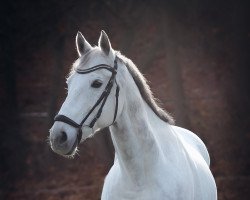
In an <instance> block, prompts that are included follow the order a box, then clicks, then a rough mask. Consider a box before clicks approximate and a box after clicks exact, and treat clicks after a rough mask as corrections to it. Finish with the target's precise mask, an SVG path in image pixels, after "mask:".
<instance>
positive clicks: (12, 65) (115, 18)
mask: <svg viewBox="0 0 250 200" xmlns="http://www.w3.org/2000/svg"><path fill="white" fill-rule="evenodd" d="M0 17H1V18H0V23H1V24H0V25H1V27H0V34H1V47H0V60H1V72H0V76H1V87H0V96H1V105H0V108H1V118H0V121H1V126H0V127H1V131H0V148H1V149H0V150H1V151H0V156H1V172H0V179H1V181H0V198H1V199H11V200H12V199H13V200H14V199H50V200H56V199H71V200H77V199H100V193H101V189H102V184H103V179H104V177H105V174H107V172H108V169H109V167H110V166H111V165H112V159H113V151H112V145H111V144H110V140H109V137H108V136H109V135H108V132H107V131H104V133H103V134H98V135H97V136H96V137H94V138H93V139H91V140H89V141H87V142H86V143H84V144H82V145H81V146H80V150H81V151H80V156H76V158H75V159H74V160H68V159H65V158H62V157H60V156H58V155H55V154H54V153H53V152H52V151H51V150H50V149H49V146H48V145H47V143H46V138H47V136H48V129H49V128H50V126H51V124H52V119H53V116H54V115H55V113H56V112H57V110H58V109H59V108H60V105H61V103H62V102H63V100H64V98H65V93H66V91H65V89H64V88H65V87H66V85H65V76H66V75H67V73H68V71H69V68H70V66H71V64H72V62H73V61H74V60H75V59H76V58H77V54H76V50H75V44H74V38H75V35H76V33H77V31H78V30H80V31H82V33H83V34H84V36H85V37H86V38H87V40H88V41H89V42H90V43H91V44H97V40H98V37H99V34H100V31H101V29H104V30H105V31H106V32H107V33H108V35H109V37H110V39H111V42H112V46H113V47H114V48H115V49H117V50H121V52H122V53H124V54H125V55H127V56H128V57H129V58H131V59H132V60H133V61H134V62H135V63H136V64H137V65H138V67H139V69H140V70H141V71H142V72H143V73H144V74H145V76H146V77H147V79H148V80H149V81H150V86H151V88H152V90H153V92H154V93H155V96H156V97H158V98H159V99H160V100H161V101H162V103H163V105H164V107H165V108H166V110H168V111H170V112H171V113H172V114H173V115H174V117H175V119H176V124H177V125H179V126H183V127H185V128H188V129H190V130H192V131H193V132H195V133H197V134H198V135H199V137H201V138H202V139H203V141H204V142H205V143H206V145H207V147H208V150H209V152H210V156H211V162H212V164H211V169H212V172H213V174H214V176H215V178H216V182H217V186H218V196H219V199H221V200H229V199H230V200H236V199H241V200H244V199H249V198H250V186H249V184H250V173H249V168H250V154H249V153H250V148H249V145H250V144H249V142H250V124H249V122H250V117H249V111H250V109H249V105H250V104H249V87H250V84H249V81H248V77H249V69H248V68H249V51H248V50H249V37H250V31H249V20H248V18H249V5H248V4H247V3H246V2H244V1H232V0H228V1H208V0H204V1H199V0H171V1H170V0H168V1H153V0H152V1H150V0H147V1H132V0H127V1H125V0H117V1H111V0H110V1H104V0H103V1H83V0H76V1H59V0H47V1H42V0H38V1H16V0H12V1H8V2H7V1H6V2H5V3H1V6H0Z"/></svg>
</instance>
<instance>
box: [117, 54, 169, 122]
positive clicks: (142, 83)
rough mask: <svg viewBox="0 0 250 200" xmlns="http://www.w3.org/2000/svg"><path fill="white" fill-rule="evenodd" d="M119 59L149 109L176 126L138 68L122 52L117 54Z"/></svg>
mask: <svg viewBox="0 0 250 200" xmlns="http://www.w3.org/2000/svg"><path fill="white" fill-rule="evenodd" d="M116 54H117V57H118V58H119V60H120V61H121V62H123V63H124V64H125V66H126V67H127V69H128V71H129V73H130V74H131V76H132V77H133V79H134V81H135V84H136V85H137V87H138V89H139V91H140V93H141V96H142V98H143V99H144V100H145V101H146V103H147V104H148V105H149V107H150V108H151V109H152V110H153V112H154V113H155V114H156V115H157V116H158V117H159V118H160V119H161V120H163V121H165V122H168V123H169V124H174V120H173V117H172V116H171V115H170V114H169V113H168V112H166V111H165V110H164V109H163V108H162V107H160V105H159V100H158V99H156V98H155V97H154V96H153V93H152V91H151V90H150V87H149V85H148V84H147V80H146V79H145V77H144V76H143V75H142V73H141V72H140V71H139V69H138V68H137V66H136V65H135V64H134V63H133V61H132V60H130V59H129V58H127V57H125V56H124V55H122V54H121V53H120V52H116Z"/></svg>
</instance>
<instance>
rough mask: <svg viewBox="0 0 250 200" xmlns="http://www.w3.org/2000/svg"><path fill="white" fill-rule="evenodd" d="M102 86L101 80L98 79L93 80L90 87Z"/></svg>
mask: <svg viewBox="0 0 250 200" xmlns="http://www.w3.org/2000/svg"><path fill="white" fill-rule="evenodd" d="M101 86H102V82H101V81H100V80H95V81H93V83H92V84H91V87H93V88H99V87H101Z"/></svg>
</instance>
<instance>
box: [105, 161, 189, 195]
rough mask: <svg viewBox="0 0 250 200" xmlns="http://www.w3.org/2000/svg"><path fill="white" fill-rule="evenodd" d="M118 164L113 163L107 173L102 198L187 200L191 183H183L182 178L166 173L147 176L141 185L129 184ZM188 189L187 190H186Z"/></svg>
mask: <svg viewBox="0 0 250 200" xmlns="http://www.w3.org/2000/svg"><path fill="white" fill-rule="evenodd" d="M119 170H120V168H119V166H118V165H116V164H115V165H114V166H113V167H112V168H111V170H110V172H109V174H108V175H107V177H106V179H105V183H104V187H103V192H102V200H117V199H121V200H123V199H124V200H125V199H130V200H152V199H154V200H163V199H172V200H177V199H178V200H182V199H183V200H184V199H185V200H187V199H192V198H189V197H188V195H187V194H190V190H191V189H190V186H191V184H190V183H189V184H186V186H184V185H183V183H182V182H183V180H180V179H179V178H178V177H176V176H173V175H171V173H170V174H168V173H167V172H166V171H165V172H163V173H162V174H160V173H158V174H159V176H154V177H147V179H146V182H145V183H143V185H136V184H131V183H129V182H127V181H126V180H125V178H124V177H122V175H121V172H120V171H119ZM188 191H189V192H188Z"/></svg>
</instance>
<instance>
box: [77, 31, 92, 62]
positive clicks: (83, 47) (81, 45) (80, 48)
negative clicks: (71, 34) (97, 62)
mask: <svg viewBox="0 0 250 200" xmlns="http://www.w3.org/2000/svg"><path fill="white" fill-rule="evenodd" d="M76 48H77V52H78V55H79V57H80V56H82V55H83V54H85V53H87V52H88V51H89V50H91V48H92V46H91V45H90V44H89V43H88V42H87V40H86V39H85V38H84V37H83V35H82V33H81V32H80V31H78V32H77V35H76Z"/></svg>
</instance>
